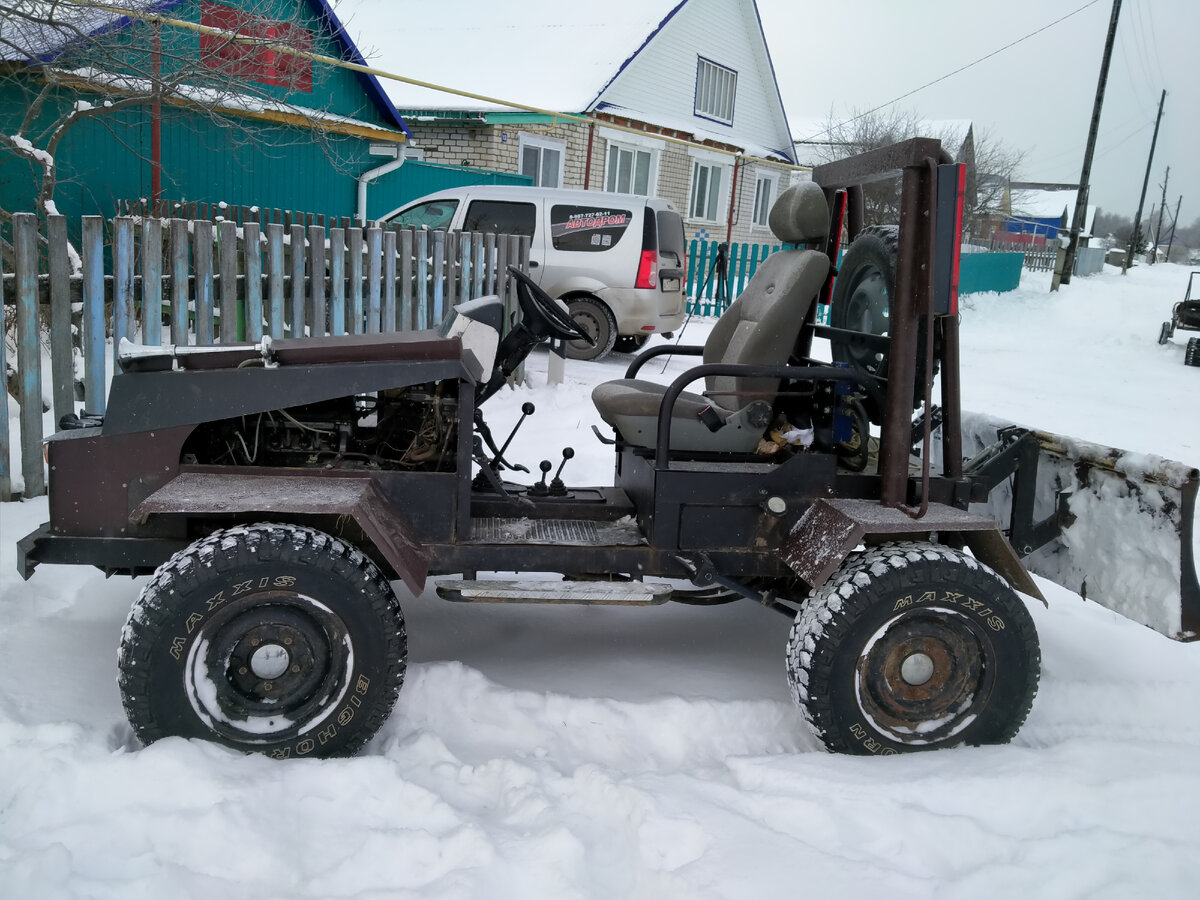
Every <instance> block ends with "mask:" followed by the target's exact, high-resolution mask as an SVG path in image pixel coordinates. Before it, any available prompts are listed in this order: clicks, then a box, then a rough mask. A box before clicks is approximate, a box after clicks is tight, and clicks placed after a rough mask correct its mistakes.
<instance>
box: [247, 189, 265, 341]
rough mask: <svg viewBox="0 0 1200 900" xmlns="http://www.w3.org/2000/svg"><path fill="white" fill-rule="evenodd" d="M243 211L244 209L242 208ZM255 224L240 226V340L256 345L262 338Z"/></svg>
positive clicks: (256, 230) (259, 268) (260, 255)
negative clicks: (242, 311)
mask: <svg viewBox="0 0 1200 900" xmlns="http://www.w3.org/2000/svg"><path fill="white" fill-rule="evenodd" d="M242 208H243V209H245V207H242ZM260 235H261V230H260V229H259V225H258V223H257V222H254V221H250V222H246V223H245V224H244V225H242V267H243V270H244V271H245V273H246V277H245V285H246V286H245V288H243V293H244V295H245V296H244V299H243V303H244V304H245V306H244V309H245V313H246V315H245V322H246V327H245V329H244V330H243V333H242V340H246V341H254V342H255V343H257V342H258V341H261V340H262V336H263V294H262V247H261V246H260V244H261V242H260V240H259V238H260Z"/></svg>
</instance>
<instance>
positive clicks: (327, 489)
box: [129, 472, 429, 596]
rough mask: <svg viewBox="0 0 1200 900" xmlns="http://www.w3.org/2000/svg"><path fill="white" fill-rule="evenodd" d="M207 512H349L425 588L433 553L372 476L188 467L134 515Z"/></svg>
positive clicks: (416, 590)
mask: <svg viewBox="0 0 1200 900" xmlns="http://www.w3.org/2000/svg"><path fill="white" fill-rule="evenodd" d="M204 513H221V514H235V515H239V516H245V515H248V514H262V515H266V516H270V515H279V514H297V515H332V516H349V517H350V518H351V519H353V520H354V521H355V523H357V525H358V526H359V527H360V528H361V529H362V531H363V533H364V534H365V535H366V536H367V539H368V540H370V541H371V542H372V543H373V544H374V545H375V548H376V549H377V550H378V551H379V553H380V554H381V555H382V556H383V558H384V559H386V560H387V562H388V563H389V565H391V567H392V569H394V570H395V572H396V573H397V574H398V575H399V576H400V578H401V579H403V581H404V584H405V586H406V587H407V588H408V589H409V590H410V591H412V593H413V595H414V596H415V595H417V594H420V593H421V591H422V590H424V588H425V576H426V575H427V574H428V572H429V555H428V553H426V551H425V550H424V549H423V548H422V547H421V545H420V544H419V543H417V541H415V540H414V539H413V536H412V530H411V529H410V528H409V527H408V524H407V522H405V520H404V519H403V517H402V516H401V515H399V514H398V511H397V510H396V509H395V508H394V507H393V506H392V504H391V503H389V502H388V501H387V499H386V498H385V497H384V496H383V494H381V493H380V491H379V489H378V488H377V487H376V485H375V482H374V480H373V479H371V478H370V477H369V476H358V475H355V476H323V475H257V474H254V473H253V472H239V473H236V474H233V473H230V474H224V473H216V472H184V473H183V474H181V475H179V476H178V477H177V478H175V479H173V480H172V481H170V482H168V483H167V484H165V485H163V486H162V487H161V488H159V489H158V490H157V491H155V492H154V493H153V494H151V495H150V496H148V497H147V498H146V499H145V500H143V501H142V502H141V503H139V504H138V505H137V506H136V507H135V508H134V510H133V511H132V512H131V513H130V514H129V520H130V521H131V522H143V523H144V522H145V521H146V520H147V519H148V518H149V517H150V516H171V515H197V514H204Z"/></svg>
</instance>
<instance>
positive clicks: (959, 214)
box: [950, 163, 967, 316]
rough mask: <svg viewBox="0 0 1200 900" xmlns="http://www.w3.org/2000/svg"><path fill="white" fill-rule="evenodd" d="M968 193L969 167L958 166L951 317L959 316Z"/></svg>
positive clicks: (951, 283) (951, 281) (951, 267)
mask: <svg viewBox="0 0 1200 900" xmlns="http://www.w3.org/2000/svg"><path fill="white" fill-rule="evenodd" d="M966 193H967V167H966V165H965V164H964V163H959V165H958V197H957V199H956V200H955V203H954V251H953V254H954V255H953V257H952V259H953V262H952V263H951V265H950V315H952V316H957V315H958V267H959V263H961V262H962V224H963V197H964V196H965V195H966Z"/></svg>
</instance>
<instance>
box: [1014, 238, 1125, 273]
mask: <svg viewBox="0 0 1200 900" xmlns="http://www.w3.org/2000/svg"><path fill="white" fill-rule="evenodd" d="M992 251H993V252H996V253H1023V254H1024V255H1025V263H1024V265H1025V268H1026V269H1029V270H1030V271H1033V272H1053V271H1054V265H1055V262H1056V261H1057V259H1058V244H1057V242H1056V243H1052V244H1034V245H1031V244H1019V243H1018V244H1014V243H1009V242H1004V241H994V242H993V243H992ZM1103 268H1104V249H1103V248H1101V247H1080V248H1078V249H1077V250H1076V251H1075V265H1074V267H1073V268H1072V270H1071V272H1072V274H1074V275H1079V276H1080V277H1085V276H1087V275H1096V274H1097V273H1099V272H1100V271H1101V270H1102V269H1103Z"/></svg>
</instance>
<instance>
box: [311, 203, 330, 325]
mask: <svg viewBox="0 0 1200 900" xmlns="http://www.w3.org/2000/svg"><path fill="white" fill-rule="evenodd" d="M308 281H309V291H308V293H309V302H308V327H309V332H310V334H311V335H312V336H313V337H321V336H323V335H324V334H325V332H326V324H325V226H324V225H309V226H308Z"/></svg>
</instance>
